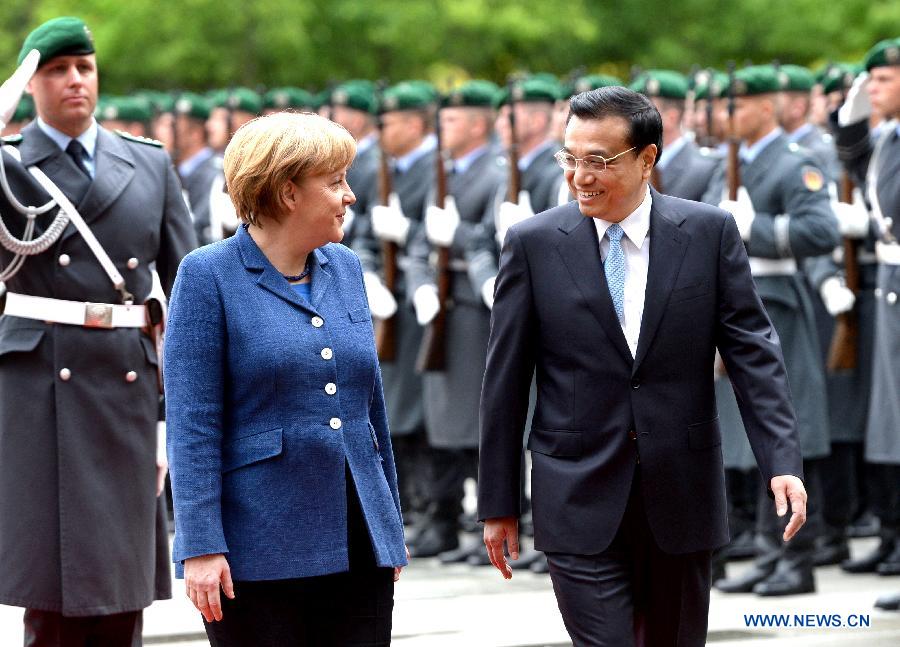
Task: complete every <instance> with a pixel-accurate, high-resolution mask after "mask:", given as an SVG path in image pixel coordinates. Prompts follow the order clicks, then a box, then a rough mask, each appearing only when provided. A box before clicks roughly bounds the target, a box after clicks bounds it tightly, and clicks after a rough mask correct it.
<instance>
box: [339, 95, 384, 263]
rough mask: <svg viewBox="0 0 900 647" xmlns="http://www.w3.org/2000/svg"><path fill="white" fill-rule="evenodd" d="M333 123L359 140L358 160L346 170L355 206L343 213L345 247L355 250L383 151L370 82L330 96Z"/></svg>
mask: <svg viewBox="0 0 900 647" xmlns="http://www.w3.org/2000/svg"><path fill="white" fill-rule="evenodd" d="M329 105H330V106H331V120H332V121H334V122H336V123H339V124H340V125H342V126H343V127H344V128H346V129H347V130H348V131H349V133H350V134H351V135H353V138H354V139H355V140H356V157H355V158H354V159H353V164H352V165H351V166H350V168H349V169H348V170H347V184H349V185H350V188H351V189H352V190H353V195H355V196H356V204H354V205H353V207H352V208H351V207H347V210H346V212H345V214H344V240H343V241H342V242H343V243H344V244H345V245H347V246H349V247H353V237H354V234H355V233H356V231H357V225H356V214H365V213H367V212H368V210H369V206H370V205H369V199H370V198H371V197H372V196H373V195H375V194H376V191H377V187H378V169H379V164H380V159H381V151H380V149H379V148H378V132H377V131H376V129H375V116H376V114H377V112H378V103H377V101H376V100H375V88H374V86H373V85H372V83H371V81H366V80H354V81H345V82H344V83H341V84H340V85H339V86H337V87H336V88H334V89H333V90H332V91H331V93H330V94H329Z"/></svg>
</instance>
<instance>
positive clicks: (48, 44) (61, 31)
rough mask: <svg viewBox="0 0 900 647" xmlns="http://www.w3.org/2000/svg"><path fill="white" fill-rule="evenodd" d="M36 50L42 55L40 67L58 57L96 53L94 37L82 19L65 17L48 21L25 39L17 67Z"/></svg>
mask: <svg viewBox="0 0 900 647" xmlns="http://www.w3.org/2000/svg"><path fill="white" fill-rule="evenodd" d="M33 49H36V50H38V51H39V52H40V53H41V62H40V65H43V64H44V63H46V62H47V61H49V60H50V59H52V58H54V57H56V56H77V55H82V54H93V53H94V37H93V36H92V35H91V32H90V30H89V29H88V28H87V25H85V24H84V22H83V21H82V20H81V19H80V18H72V17H70V16H63V17H61V18H54V19H53V20H48V21H47V22H45V23H44V24H43V25H41V26H40V27H38V28H37V29H35V30H34V31H32V32H31V33H30V34H28V36H27V37H26V38H25V42H24V43H23V44H22V49H21V50H20V51H19V59H18V63H17V65H21V64H22V61H24V60H25V57H26V56H27V55H28V52H30V51H31V50H33Z"/></svg>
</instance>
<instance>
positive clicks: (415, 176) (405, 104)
mask: <svg viewBox="0 0 900 647" xmlns="http://www.w3.org/2000/svg"><path fill="white" fill-rule="evenodd" d="M380 110H381V113H382V114H381V121H382V129H381V148H382V150H383V151H384V152H385V153H386V154H387V155H388V156H389V157H390V167H391V169H390V174H391V184H392V187H393V192H392V194H391V196H390V199H389V200H388V204H386V205H385V204H381V198H380V196H379V187H378V186H377V185H376V186H373V187H372V190H371V192H370V194H369V196H367V200H368V204H369V207H368V212H367V213H366V214H361V213H357V216H356V220H357V222H356V235H355V236H354V240H353V250H354V251H356V253H357V254H358V255H359V258H360V261H361V263H362V267H363V272H364V279H365V282H366V292H367V295H368V298H369V307H370V310H371V312H372V316H373V317H374V318H375V319H376V320H378V319H388V318H391V317H393V318H394V325H395V326H396V328H395V330H396V351H397V352H396V357H395V358H394V359H393V360H392V361H382V363H381V371H382V376H383V381H384V398H385V402H386V405H387V411H388V420H389V421H390V426H391V438H392V443H393V446H394V454H395V456H396V461H397V472H398V483H400V489H401V498H402V501H401V503H402V504H403V507H404V509H405V510H410V511H412V512H423V513H424V517H425V518H424V519H423V520H422V524H425V525H427V524H428V519H429V518H430V517H432V516H434V515H435V514H437V513H436V511H434V510H433V509H431V510H426V508H428V507H429V506H428V502H427V501H425V500H424V491H423V488H424V485H425V482H426V480H427V479H428V478H430V476H429V473H430V463H429V462H428V460H429V453H428V444H427V438H426V435H425V419H424V413H423V410H422V377H421V375H419V374H418V373H417V372H416V370H415V363H416V355H417V353H418V352H419V346H420V345H421V342H422V327H421V326H419V324H418V323H417V321H416V315H415V310H414V308H413V303H412V293H411V292H410V291H409V288H408V284H409V281H408V277H407V271H408V270H409V267H410V261H409V257H408V255H407V248H408V244H409V242H410V241H412V240H414V239H415V238H416V235H417V234H418V230H419V228H420V227H422V226H423V222H424V220H425V208H426V206H427V196H428V194H429V192H430V191H431V189H432V187H433V184H434V164H435V154H436V152H435V137H434V134H433V133H432V132H431V130H432V118H433V117H432V115H433V110H434V94H433V93H432V92H430V91H428V89H427V88H425V87H422V86H421V85H420V84H418V83H414V82H411V81H406V82H403V83H399V84H397V85H395V86H393V87H391V88H388V89H387V90H386V91H385V92H384V96H383V97H382V105H381V106H380ZM385 243H395V244H396V245H397V246H398V254H397V256H398V259H397V260H398V281H397V287H396V291H395V292H394V293H393V294H391V293H390V292H388V291H387V290H386V289H385V286H384V283H383V281H382V279H381V276H380V273H381V271H382V270H383V256H382V253H381V252H382V246H383V245H384V244H385ZM405 516H410V517H411V516H412V515H405ZM422 527H425V526H424V525H421V524H420V525H419V527H418V528H417V529H416V530H420V529H421V528H422ZM414 540H415V536H412V535H411V536H410V538H409V543H410V550H411V551H412V550H413V546H414V544H415V541H414ZM442 550H443V549H442Z"/></svg>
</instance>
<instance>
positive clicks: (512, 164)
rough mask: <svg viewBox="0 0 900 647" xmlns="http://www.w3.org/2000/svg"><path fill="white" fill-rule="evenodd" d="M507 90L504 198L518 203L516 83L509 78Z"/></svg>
mask: <svg viewBox="0 0 900 647" xmlns="http://www.w3.org/2000/svg"><path fill="white" fill-rule="evenodd" d="M506 89H507V91H508V92H509V150H508V151H507V155H508V157H509V183H508V184H509V186H508V187H507V191H506V200H507V201H508V202H512V203H513V204H519V191H520V189H521V187H522V173H521V171H519V140H518V138H517V137H516V83H515V80H514V79H512V78H510V80H509V81H507V83H506Z"/></svg>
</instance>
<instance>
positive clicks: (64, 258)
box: [58, 254, 72, 267]
mask: <svg viewBox="0 0 900 647" xmlns="http://www.w3.org/2000/svg"><path fill="white" fill-rule="evenodd" d="M58 260H59V264H60V265H61V266H63V267H68V266H69V263H71V262H72V259H71V258H70V257H69V255H68V254H60V255H59V259H58Z"/></svg>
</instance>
